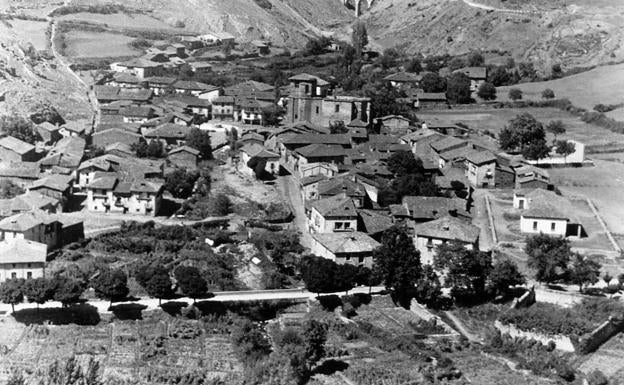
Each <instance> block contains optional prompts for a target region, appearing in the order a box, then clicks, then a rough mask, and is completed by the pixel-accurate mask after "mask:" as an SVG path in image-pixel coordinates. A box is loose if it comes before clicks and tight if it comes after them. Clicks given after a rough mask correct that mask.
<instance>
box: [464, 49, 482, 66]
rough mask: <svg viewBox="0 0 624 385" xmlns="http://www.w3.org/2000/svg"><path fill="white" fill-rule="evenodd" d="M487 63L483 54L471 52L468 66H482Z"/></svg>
mask: <svg viewBox="0 0 624 385" xmlns="http://www.w3.org/2000/svg"><path fill="white" fill-rule="evenodd" d="M484 64H485V59H484V58H483V55H481V54H480V53H479V52H471V53H470V54H469V55H468V66H469V67H482V66H483V65H484Z"/></svg>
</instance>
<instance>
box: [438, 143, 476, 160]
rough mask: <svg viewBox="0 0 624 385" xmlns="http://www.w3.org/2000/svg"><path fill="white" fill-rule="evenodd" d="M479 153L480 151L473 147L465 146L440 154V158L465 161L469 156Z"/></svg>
mask: <svg viewBox="0 0 624 385" xmlns="http://www.w3.org/2000/svg"><path fill="white" fill-rule="evenodd" d="M477 152H478V150H475V149H474V148H472V146H464V147H459V148H454V149H452V150H448V151H444V152H442V153H441V154H440V158H442V159H444V160H448V161H456V160H465V159H466V158H468V156H470V155H472V154H475V153H477Z"/></svg>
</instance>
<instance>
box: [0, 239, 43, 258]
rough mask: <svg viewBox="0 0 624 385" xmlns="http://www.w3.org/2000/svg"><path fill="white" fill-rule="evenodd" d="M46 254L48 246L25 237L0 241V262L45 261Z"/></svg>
mask: <svg viewBox="0 0 624 385" xmlns="http://www.w3.org/2000/svg"><path fill="white" fill-rule="evenodd" d="M47 255H48V246H47V245H45V244H43V243H39V242H33V241H28V240H25V239H14V240H12V241H10V242H0V264H13V263H45V262H46V257H47Z"/></svg>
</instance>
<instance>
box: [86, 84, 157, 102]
mask: <svg viewBox="0 0 624 385" xmlns="http://www.w3.org/2000/svg"><path fill="white" fill-rule="evenodd" d="M93 91H94V93H95V97H96V99H97V100H98V102H100V103H101V104H104V105H106V104H109V103H114V102H132V103H135V104H138V105H140V104H146V103H148V102H149V101H150V100H151V99H152V96H153V92H152V90H150V89H131V88H121V87H112V86H99V85H95V86H93Z"/></svg>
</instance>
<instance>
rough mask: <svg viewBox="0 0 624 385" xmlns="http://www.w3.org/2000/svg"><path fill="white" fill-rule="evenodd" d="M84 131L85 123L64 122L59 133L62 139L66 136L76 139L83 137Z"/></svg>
mask: <svg viewBox="0 0 624 385" xmlns="http://www.w3.org/2000/svg"><path fill="white" fill-rule="evenodd" d="M86 129H87V124H86V123H83V122H76V121H70V122H65V124H61V127H60V129H59V133H60V134H61V135H62V136H63V137H68V136H75V137H76V136H77V137H81V138H82V137H84V136H85V131H86Z"/></svg>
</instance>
